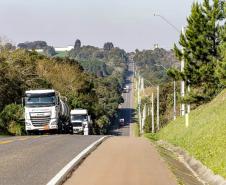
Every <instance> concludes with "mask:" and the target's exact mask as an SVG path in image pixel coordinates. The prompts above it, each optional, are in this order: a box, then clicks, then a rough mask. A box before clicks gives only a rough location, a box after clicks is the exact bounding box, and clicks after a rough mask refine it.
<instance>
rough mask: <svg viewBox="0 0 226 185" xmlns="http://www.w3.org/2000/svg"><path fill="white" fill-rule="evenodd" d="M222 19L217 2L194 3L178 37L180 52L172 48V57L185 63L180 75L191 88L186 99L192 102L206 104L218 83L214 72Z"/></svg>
mask: <svg viewBox="0 0 226 185" xmlns="http://www.w3.org/2000/svg"><path fill="white" fill-rule="evenodd" d="M222 18H223V14H222V2H221V1H220V0H213V3H210V2H209V0H204V2H203V3H202V4H199V3H198V2H195V3H194V4H193V5H192V10H191V15H190V16H189V17H188V19H187V22H188V26H187V27H186V30H185V33H184V34H183V33H182V34H181V36H180V41H179V44H180V45H181V46H182V48H183V50H182V49H179V48H178V47H177V46H176V45H175V48H174V51H175V53H176V56H177V57H178V59H179V60H182V59H184V61H185V67H184V72H183V73H181V74H180V76H181V78H183V79H184V80H185V81H186V83H187V84H190V86H191V87H193V88H192V92H191V94H190V95H189V96H190V98H188V99H190V100H191V99H192V101H194V102H202V101H208V100H210V99H211V97H212V96H214V95H215V93H216V92H217V89H218V84H219V81H218V78H217V77H216V75H215V73H214V71H215V68H216V60H217V59H219V58H220V53H219V47H220V29H221V26H220V24H219V22H220V21H221V20H222Z"/></svg>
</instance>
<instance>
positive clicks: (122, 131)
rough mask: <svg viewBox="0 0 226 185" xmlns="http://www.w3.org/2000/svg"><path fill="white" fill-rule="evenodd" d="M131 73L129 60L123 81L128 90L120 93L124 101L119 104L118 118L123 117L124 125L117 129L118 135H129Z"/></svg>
mask: <svg viewBox="0 0 226 185" xmlns="http://www.w3.org/2000/svg"><path fill="white" fill-rule="evenodd" d="M133 73H134V72H133V62H130V63H129V68H128V72H127V77H126V83H125V86H126V85H128V86H129V92H128V93H123V94H122V96H123V99H124V103H123V104H121V105H120V108H119V111H120V118H124V120H125V126H121V127H119V129H117V133H118V135H121V136H129V135H130V130H131V128H130V127H131V124H132V122H133V112H134V108H133Z"/></svg>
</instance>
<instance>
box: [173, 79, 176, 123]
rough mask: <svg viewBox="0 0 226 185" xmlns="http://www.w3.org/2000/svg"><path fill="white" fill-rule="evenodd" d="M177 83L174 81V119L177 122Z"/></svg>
mask: <svg viewBox="0 0 226 185" xmlns="http://www.w3.org/2000/svg"><path fill="white" fill-rule="evenodd" d="M176 98H177V95H176V81H175V80H174V81H173V119H174V120H175V119H176V118H177V107H176V105H177V102H176Z"/></svg>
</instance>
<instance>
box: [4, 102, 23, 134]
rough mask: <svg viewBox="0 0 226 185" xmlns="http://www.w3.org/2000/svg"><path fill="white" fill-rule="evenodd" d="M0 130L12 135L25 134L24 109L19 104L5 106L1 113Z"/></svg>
mask: <svg viewBox="0 0 226 185" xmlns="http://www.w3.org/2000/svg"><path fill="white" fill-rule="evenodd" d="M0 128H1V129H0V130H1V131H2V132H3V133H7V134H11V135H22V134H23V133H24V122H23V107H22V106H21V105H17V104H9V105H7V106H5V108H4V109H3V111H2V112H1V113H0Z"/></svg>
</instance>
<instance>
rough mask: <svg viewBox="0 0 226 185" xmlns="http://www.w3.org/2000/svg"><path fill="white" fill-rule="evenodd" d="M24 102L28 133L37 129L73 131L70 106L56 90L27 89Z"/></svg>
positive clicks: (60, 131)
mask: <svg viewBox="0 0 226 185" xmlns="http://www.w3.org/2000/svg"><path fill="white" fill-rule="evenodd" d="M24 104H25V130H26V132H27V134H31V133H33V132H35V131H54V132H58V133H67V132H72V126H71V125H70V110H69V107H68V105H67V103H66V101H63V98H61V97H60V95H59V93H58V92H56V91H55V90H53V89H47V90H29V91H26V92H25V98H24Z"/></svg>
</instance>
